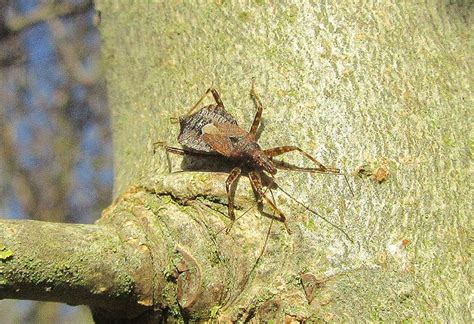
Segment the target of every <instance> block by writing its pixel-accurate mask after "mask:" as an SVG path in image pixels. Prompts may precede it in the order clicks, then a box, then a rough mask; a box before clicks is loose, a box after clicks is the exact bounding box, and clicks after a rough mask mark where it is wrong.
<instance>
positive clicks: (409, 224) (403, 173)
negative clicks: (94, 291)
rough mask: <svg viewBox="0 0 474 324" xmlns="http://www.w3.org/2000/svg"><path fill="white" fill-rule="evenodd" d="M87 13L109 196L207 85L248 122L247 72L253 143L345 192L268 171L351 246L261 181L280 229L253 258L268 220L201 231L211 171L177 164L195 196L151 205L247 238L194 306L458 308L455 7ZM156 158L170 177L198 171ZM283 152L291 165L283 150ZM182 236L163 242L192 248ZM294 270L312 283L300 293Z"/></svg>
mask: <svg viewBox="0 0 474 324" xmlns="http://www.w3.org/2000/svg"><path fill="white" fill-rule="evenodd" d="M99 9H100V10H101V11H102V17H103V19H102V25H101V26H102V32H103V38H104V43H105V50H104V53H105V55H104V58H105V63H106V71H107V72H106V74H107V79H108V85H109V91H110V100H111V106H112V107H113V109H114V116H113V118H114V122H113V124H114V136H115V137H114V140H115V142H114V145H115V149H116V181H117V182H116V186H115V192H116V193H120V192H122V191H124V190H125V188H127V187H128V186H129V185H131V184H136V183H145V184H149V185H150V186H152V187H153V182H154V181H158V182H160V181H159V179H161V177H162V175H163V174H166V173H167V168H168V162H167V160H166V154H164V152H162V151H158V152H157V154H153V153H152V151H153V145H152V143H153V142H155V141H165V142H167V143H168V144H170V145H174V146H177V140H176V137H177V134H178V132H179V126H178V125H176V124H173V123H172V122H171V121H170V118H172V117H177V116H180V115H183V114H185V113H186V112H187V111H188V110H189V108H190V107H191V106H192V105H193V104H194V103H195V102H196V101H197V99H198V98H199V97H200V96H201V95H202V94H203V93H204V91H205V90H206V89H207V88H208V87H210V86H213V87H215V88H217V89H218V90H219V91H220V93H221V96H222V98H223V101H224V104H225V105H226V109H227V110H228V111H229V112H230V113H231V114H232V115H233V116H235V118H236V119H237V120H238V121H239V123H240V125H241V126H242V127H243V128H248V127H250V124H251V122H252V119H253V115H254V114H255V107H254V105H253V104H252V101H251V99H250V97H249V90H250V87H251V80H252V78H253V77H254V78H255V80H256V90H257V93H259V94H260V96H261V99H262V101H263V105H264V113H263V118H264V131H263V132H262V135H261V138H260V144H261V145H262V147H265V148H269V147H273V146H279V145H298V146H300V147H301V148H302V149H304V150H306V151H308V152H309V153H311V154H314V155H316V156H317V158H318V159H319V160H320V161H321V162H322V163H324V164H326V165H334V166H338V167H341V168H342V169H343V170H346V172H348V173H350V180H349V182H350V184H351V186H352V187H353V189H354V192H355V195H354V196H353V197H352V196H351V195H350V194H349V193H348V189H347V188H346V186H345V184H344V182H343V179H340V177H332V176H329V175H308V174H298V173H290V172H286V171H280V172H279V173H278V174H277V176H276V181H277V182H278V184H279V185H280V186H281V187H282V188H284V189H285V190H286V191H289V192H290V193H291V194H292V195H293V196H295V197H297V198H298V199H300V200H301V201H302V202H303V203H304V204H306V205H309V206H311V207H313V208H314V209H316V210H317V211H318V212H319V213H321V214H322V215H325V216H326V217H327V218H328V219H330V220H332V222H333V223H337V224H339V225H340V226H341V227H342V228H344V229H345V231H346V232H348V235H349V236H350V237H351V239H352V240H353V242H351V241H349V240H348V239H346V237H345V236H344V235H343V233H341V231H339V230H337V229H335V228H334V227H333V226H331V225H328V224H327V223H325V222H324V221H322V220H321V219H320V218H318V217H313V216H312V215H310V214H309V213H307V212H306V211H305V210H303V209H301V208H300V207H299V206H298V205H296V204H295V203H294V202H292V201H291V200H290V199H287V198H286V197H285V196H284V195H283V194H282V193H281V191H279V190H276V191H275V195H276V196H277V203H278V206H279V208H281V209H282V210H283V211H284V212H285V214H286V215H287V217H288V219H289V223H290V228H291V229H292V230H293V234H292V235H288V234H286V232H285V230H284V228H283V227H282V226H281V224H279V223H275V224H274V226H273V227H272V230H271V234H270V238H269V240H268V242H267V248H266V251H265V253H264V254H263V256H262V258H261V259H260V262H259V263H258V264H256V265H255V259H256V258H257V256H258V255H259V253H260V251H261V250H260V249H261V245H262V244H263V241H264V238H265V228H268V226H269V223H270V219H269V218H266V217H264V216H262V215H261V214H260V213H258V212H252V214H247V215H245V216H244V217H243V218H241V219H239V220H238V221H237V223H236V225H235V226H234V228H233V229H232V231H231V233H230V234H229V235H225V234H224V233H219V234H217V233H216V231H217V229H218V228H219V226H214V224H213V223H212V222H211V221H208V219H207V218H206V217H211V216H209V215H210V214H215V213H216V211H215V209H218V210H219V211H221V212H222V213H223V214H226V206H225V204H226V199H225V195H224V191H223V185H224V184H223V183H224V181H225V177H222V176H217V175H216V174H215V173H213V172H209V173H205V174H204V173H194V172H189V173H188V172H186V173H184V174H182V175H181V177H182V178H180V181H184V182H188V183H189V186H192V190H195V191H194V192H193V194H192V195H189V196H188V197H187V198H186V204H187V205H195V207H194V208H196V210H193V209H191V210H189V206H184V207H183V205H182V202H183V201H179V200H178V201H177V200H174V199H168V200H167V202H168V203H167V204H165V206H164V207H163V206H162V207H159V208H169V209H171V210H172V211H170V212H171V214H173V213H178V214H181V213H183V212H184V213H189V214H190V215H191V217H192V218H193V219H194V221H193V226H196V227H201V231H202V232H203V233H204V232H205V233H207V234H206V235H209V237H210V238H213V240H216V239H217V240H223V241H225V240H232V241H233V245H234V246H235V248H238V249H240V248H242V247H247V246H248V247H249V248H248V249H244V250H243V251H242V253H243V254H242V255H240V254H238V255H239V256H240V258H242V259H245V260H246V261H245V263H238V265H239V266H238V267H237V268H235V269H234V270H233V272H231V273H227V276H226V280H229V281H230V282H231V283H232V285H240V286H241V288H240V289H241V292H239V294H238V296H235V297H232V298H230V299H229V298H228V299H224V300H222V299H219V298H217V299H215V300H214V301H213V302H209V303H208V313H207V316H211V315H213V316H216V317H217V318H219V319H244V318H250V317H252V316H257V317H259V318H260V319H263V318H281V317H283V316H290V317H293V318H298V319H299V318H319V319H325V320H328V319H334V320H338V321H345V320H366V319H375V320H403V319H410V318H416V319H423V320H435V321H437V320H446V319H448V318H458V319H462V318H463V319H468V318H469V312H468V310H467V308H466V305H468V301H469V297H468V296H469V293H470V292H469V291H470V288H469V284H468V262H469V256H468V252H467V251H468V230H469V229H468V224H469V223H468V217H469V215H472V208H471V200H472V198H471V196H472V195H470V194H468V193H469V189H468V188H467V186H468V173H469V161H470V151H469V149H470V147H469V143H470V141H471V143H472V137H471V140H469V136H466V135H468V134H472V133H471V128H470V127H471V126H470V125H472V118H471V116H472V100H471V99H472V96H471V92H470V87H471V86H472V71H471V63H472V52H473V48H472V42H469V39H471V37H472V29H471V28H470V27H471V22H472V15H471V13H472V5H470V4H468V3H465V4H463V3H462V2H460V3H458V4H448V3H446V4H444V3H442V2H428V3H426V4H415V3H412V2H408V3H405V4H401V3H400V4H399V3H395V2H393V3H389V2H387V3H382V4H380V3H379V4H360V3H354V2H351V1H342V2H341V1H336V2H324V1H323V2H315V3H313V2H304V3H302V4H301V3H296V2H295V3H294V4H273V3H267V2H265V1H256V2H253V3H248V2H245V1H239V2H237V1H229V2H227V1H212V2H211V1H209V2H205V3H200V4H196V3H195V2H192V1H184V2H175V3H170V2H169V1H163V2H161V1H152V2H146V3H145V2H139V3H137V4H134V5H129V4H128V5H124V4H123V5H119V4H117V3H116V2H115V1H107V0H102V1H99ZM203 105H204V104H203ZM169 158H170V160H171V164H172V170H173V171H178V170H182V169H189V168H190V167H192V168H195V169H199V168H200V167H201V166H202V167H203V168H207V169H212V167H213V162H208V161H207V160H204V161H203V160H198V161H196V160H195V159H192V158H189V159H188V158H186V160H187V161H184V162H182V163H181V164H180V162H181V161H182V159H181V157H179V156H175V155H171V156H170V157H169ZM285 159H286V158H285ZM190 161H191V162H190ZM286 161H290V162H294V163H298V164H300V165H306V166H308V163H307V162H308V161H305V160H304V159H303V158H302V157H300V156H298V155H297V154H294V155H289V156H288V158H287V159H286ZM229 167H232V165H231V166H229ZM216 178H218V179H219V181H216V180H215V179H216ZM183 179H184V180H183ZM198 182H199V183H200V186H197V185H196V183H198ZM242 183H247V179H242V181H240V184H241V185H242ZM241 185H240V186H239V187H238V188H237V191H236V196H237V197H240V199H242V200H243V203H241V205H240V206H241V207H242V208H245V207H247V206H251V205H252V204H253V203H254V201H255V198H254V197H253V196H252V195H251V194H248V195H246V196H245V195H244V194H243V193H248V189H242V187H241ZM183 186H184V184H183ZM216 188H218V189H220V192H221V195H218V196H217V197H218V198H216V195H215V191H216ZM247 188H248V187H247ZM158 191H160V190H158ZM158 191H157V192H158ZM161 191H162V192H164V191H163V190H161ZM167 194H171V195H172V196H173V195H174V193H173V192H167ZM167 197H168V196H167ZM159 199H163V197H161V196H160V197H159ZM157 208H158V207H157ZM244 210H245V209H241V211H240V213H242V211H244ZM193 213H195V214H193ZM238 214H239V212H238ZM215 217H217V218H218V219H221V220H222V222H224V223H226V222H227V219H226V217H225V216H222V215H217V216H215ZM227 223H228V222H227ZM182 226H183V227H185V226H191V225H190V224H187V225H182ZM196 230H197V229H196ZM190 233H191V237H188V236H187V235H184V233H183V234H182V235H181V236H180V238H179V241H178V242H176V244H177V245H180V246H183V247H185V248H186V249H191V250H192V249H193V248H192V247H193V245H194V244H195V241H196V240H195V237H194V236H193V235H192V233H193V231H191V232H190ZM241 233H244V234H241ZM203 235H204V234H203ZM257 242H258V243H257ZM250 246H253V248H250ZM207 249H208V250H207V252H206V251H200V252H197V251H193V253H196V255H195V257H196V258H199V256H200V255H207V256H208V257H209V256H210V255H216V256H217V255H219V254H220V253H222V246H221V245H220V243H219V244H218V245H212V244H209V245H208V247H207ZM208 261H209V260H208ZM197 262H198V264H199V262H205V260H201V259H199V260H198V261H197ZM215 262H235V260H232V259H227V260H225V259H224V260H222V259H218V258H217V257H216V259H215ZM200 266H201V267H203V269H202V270H203V271H204V268H205V267H207V266H208V265H205V264H200ZM251 267H254V268H253V273H252V275H251V276H250V278H248V281H242V280H241V279H240V278H241V277H243V276H244V273H245V272H249V271H248V269H249V268H251ZM302 274H311V275H305V276H304V278H306V279H308V278H313V280H314V281H313V282H312V283H308V285H313V286H314V289H313V290H312V293H311V295H312V296H311V297H310V299H312V301H311V303H309V302H308V300H307V298H306V297H305V292H304V289H303V287H302V282H301V280H302V279H301V276H302ZM310 281H311V280H310ZM226 283H227V281H226ZM307 291H308V289H307ZM204 309H205V308H204ZM192 316H194V315H192ZM200 316H202V317H201V318H205V317H206V314H205V312H204V313H202V315H200Z"/></svg>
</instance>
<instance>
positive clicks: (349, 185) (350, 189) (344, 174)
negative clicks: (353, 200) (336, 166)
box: [341, 173, 354, 197]
mask: <svg viewBox="0 0 474 324" xmlns="http://www.w3.org/2000/svg"><path fill="white" fill-rule="evenodd" d="M341 174H342V175H343V176H344V180H345V181H346V184H347V186H348V187H349V191H350V192H351V195H352V197H354V191H353V190H352V187H351V184H350V183H349V180H348V179H347V174H346V173H341Z"/></svg>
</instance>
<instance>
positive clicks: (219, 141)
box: [202, 134, 232, 156]
mask: <svg viewBox="0 0 474 324" xmlns="http://www.w3.org/2000/svg"><path fill="white" fill-rule="evenodd" d="M202 139H203V140H204V142H206V143H207V144H208V145H209V146H210V147H211V148H212V149H213V150H214V151H216V152H217V153H219V154H222V155H224V156H230V153H231V152H232V143H231V141H230V139H229V138H228V137H225V136H222V135H216V134H203V135H202Z"/></svg>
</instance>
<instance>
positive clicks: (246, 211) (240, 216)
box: [216, 178, 275, 235]
mask: <svg viewBox="0 0 474 324" xmlns="http://www.w3.org/2000/svg"><path fill="white" fill-rule="evenodd" d="M274 180H275V179H274V178H272V181H271V182H270V184H269V185H268V186H267V187H266V188H265V190H264V191H263V193H264V194H266V193H267V191H268V190H269V188H270V187H271V186H272V185H273V184H274V183H275V181H274ZM270 192H271V190H270ZM272 195H273V193H272ZM261 202H262V199H261V198H259V199H257V201H256V202H255V204H253V205H252V206H250V207H249V208H247V209H246V210H245V211H244V212H243V213H242V214H241V215H239V216H238V217H236V218H235V220H234V221H233V222H232V224H231V225H230V227H229V228H223V229H221V230H219V231H218V232H217V233H216V235H217V234H219V233H221V232H222V231H224V230H227V231H229V232H230V230H231V229H232V226H233V225H234V223H235V222H236V221H238V220H239V219H241V218H242V217H244V216H245V215H246V214H247V213H248V212H250V211H251V210H252V209H253V208H254V207H255V206H257V205H258V204H259V203H261Z"/></svg>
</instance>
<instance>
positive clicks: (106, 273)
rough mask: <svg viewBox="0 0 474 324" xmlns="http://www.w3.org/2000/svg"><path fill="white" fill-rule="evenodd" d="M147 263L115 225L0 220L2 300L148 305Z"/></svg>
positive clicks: (134, 308) (132, 312)
mask: <svg viewBox="0 0 474 324" xmlns="http://www.w3.org/2000/svg"><path fill="white" fill-rule="evenodd" d="M149 263H150V260H149V256H148V255H147V254H146V253H143V251H142V250H141V249H135V248H132V246H131V245H130V244H127V242H125V241H124V239H123V237H121V235H120V233H119V232H118V231H116V230H115V229H114V227H113V226H106V225H72V224H61V223H48V222H39V221H9V220H1V221H0V298H21V299H32V300H42V301H58V302H59V301H60V302H66V303H68V304H72V305H78V304H87V305H90V306H92V307H94V308H100V309H107V310H110V311H113V310H115V311H118V310H120V312H121V313H123V312H124V310H126V311H125V312H126V316H136V315H137V313H139V312H141V311H143V308H144V307H143V306H147V305H149V304H151V295H150V292H151V289H150V287H148V285H150V284H151V282H144V281H143V280H142V279H143V278H142V276H143V274H142V271H143V270H144V268H146V267H147V265H148V264H149Z"/></svg>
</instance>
